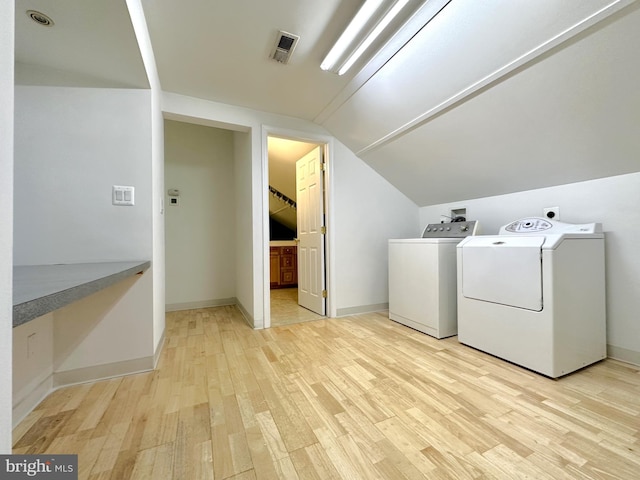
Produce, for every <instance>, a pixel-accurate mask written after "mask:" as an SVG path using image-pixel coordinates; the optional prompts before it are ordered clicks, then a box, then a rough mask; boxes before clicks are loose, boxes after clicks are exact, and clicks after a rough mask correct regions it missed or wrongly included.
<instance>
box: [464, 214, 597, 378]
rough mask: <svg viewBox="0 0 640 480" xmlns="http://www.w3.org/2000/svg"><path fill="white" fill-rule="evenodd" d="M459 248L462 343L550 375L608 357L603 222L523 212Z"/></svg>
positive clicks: (465, 240) (470, 239)
mask: <svg viewBox="0 0 640 480" xmlns="http://www.w3.org/2000/svg"><path fill="white" fill-rule="evenodd" d="M457 254H458V340H459V341H460V342H461V343H464V344H465V345H469V346H471V347H474V348H477V349H479V350H483V351H485V352H487V353H490V354H492V355H495V356H497V357H500V358H503V359H505V360H508V361H510V362H513V363H515V364H517V365H521V366H523V367H526V368H529V369H531V370H533V371H535V372H538V373H541V374H543V375H546V376H548V377H552V378H556V377H560V376H562V375H565V374H567V373H570V372H573V371H575V370H578V369H579V368H582V367H584V366H586V365H590V364H592V363H594V362H597V361H599V360H602V359H603V358H605V357H606V313H605V272H604V234H603V233H602V226H601V225H600V224H598V223H590V224H581V225H574V224H568V223H562V222H557V221H553V220H547V219H543V218H524V219H522V220H517V221H515V222H512V223H510V224H508V225H505V226H503V227H502V228H501V229H500V232H499V235H485V236H478V237H469V238H466V239H464V240H463V241H462V242H460V243H459V244H458V246H457Z"/></svg>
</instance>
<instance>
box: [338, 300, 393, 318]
mask: <svg viewBox="0 0 640 480" xmlns="http://www.w3.org/2000/svg"><path fill="white" fill-rule="evenodd" d="M382 310H389V304H388V303H374V304H373V305H360V306H358V307H347V308H338V309H337V310H336V316H337V317H346V316H348V315H358V314H359V313H372V312H380V311H382Z"/></svg>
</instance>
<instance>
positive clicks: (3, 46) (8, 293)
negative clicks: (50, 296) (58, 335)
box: [0, 2, 15, 454]
mask: <svg viewBox="0 0 640 480" xmlns="http://www.w3.org/2000/svg"><path fill="white" fill-rule="evenodd" d="M14 9H15V2H1V3H0V105H1V106H2V108H0V204H1V205H2V208H0V225H2V228H0V454H10V453H11V443H12V442H11V428H12V425H11V423H12V422H11V410H12V398H11V383H12V379H11V377H12V368H11V365H12V358H11V355H12V338H13V336H12V335H11V329H12V326H13V321H12V317H13V293H12V292H13V282H12V275H13V267H12V265H13V259H12V256H13V130H14V127H13V116H14V100H13V94H14V85H13V61H14V31H15V25H14V18H15V16H14Z"/></svg>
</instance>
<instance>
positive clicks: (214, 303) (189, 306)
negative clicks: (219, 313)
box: [164, 297, 238, 312]
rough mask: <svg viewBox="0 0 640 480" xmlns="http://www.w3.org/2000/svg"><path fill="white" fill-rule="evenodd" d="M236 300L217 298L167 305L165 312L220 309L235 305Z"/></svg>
mask: <svg viewBox="0 0 640 480" xmlns="http://www.w3.org/2000/svg"><path fill="white" fill-rule="evenodd" d="M236 303H238V300H237V299H236V298H235V297H232V298H218V299H216V300H202V301H199V302H185V303H169V304H167V305H165V307H164V311H165V312H179V311H181V310H197V309H198V308H210V307H222V306H224V305H235V304H236Z"/></svg>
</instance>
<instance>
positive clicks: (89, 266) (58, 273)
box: [13, 261, 151, 327]
mask: <svg viewBox="0 0 640 480" xmlns="http://www.w3.org/2000/svg"><path fill="white" fill-rule="evenodd" d="M150 265H151V262H149V261H134V262H104V263H75V264H61V265H24V266H15V267H13V326H14V327H17V326H19V325H22V324H23V323H26V322H28V321H30V320H33V319H34V318H37V317H40V316H42V315H44V314H46V313H49V312H52V311H54V310H57V309H58V308H61V307H64V306H65V305H68V304H70V303H72V302H75V301H76V300H80V299H81V298H84V297H87V296H89V295H91V294H92V293H95V292H97V291H99V290H102V289H104V288H107V287H109V286H111V285H113V284H115V283H117V282H119V281H121V280H124V279H125V278H127V277H132V276H134V275H137V274H140V273H143V272H144V271H145V270H147V269H148V268H149V266H150Z"/></svg>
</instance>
